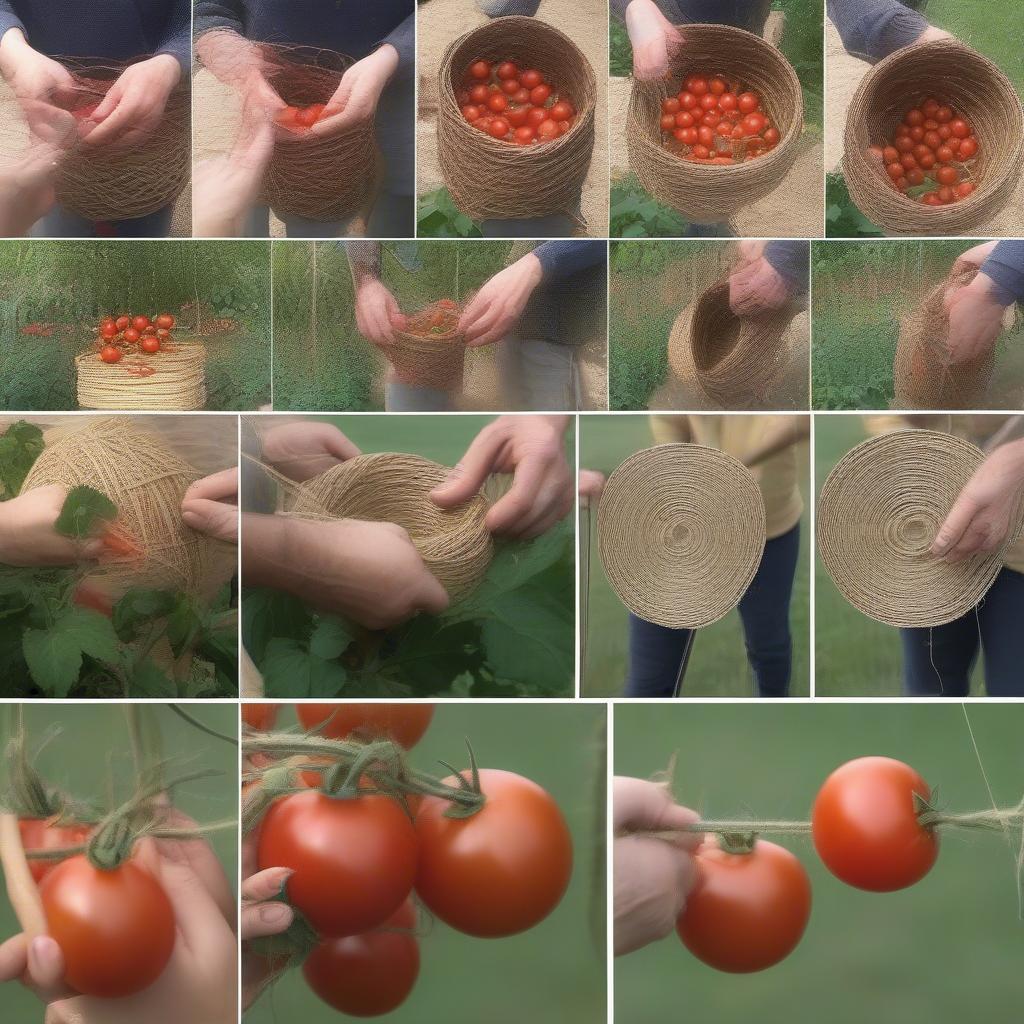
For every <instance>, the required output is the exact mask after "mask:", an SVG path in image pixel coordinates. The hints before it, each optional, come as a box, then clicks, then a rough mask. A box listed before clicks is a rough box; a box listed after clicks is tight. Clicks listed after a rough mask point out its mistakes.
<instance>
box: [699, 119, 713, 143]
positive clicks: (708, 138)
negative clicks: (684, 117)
mask: <svg viewBox="0 0 1024 1024" xmlns="http://www.w3.org/2000/svg"><path fill="white" fill-rule="evenodd" d="M697 138H698V140H699V141H700V144H701V145H702V146H708V147H711V146H713V145H714V144H715V133H714V130H713V129H711V128H709V127H708V126H707V125H705V124H702V125H701V126H700V127H699V128H698V129H697Z"/></svg>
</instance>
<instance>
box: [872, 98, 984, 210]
mask: <svg viewBox="0 0 1024 1024" xmlns="http://www.w3.org/2000/svg"><path fill="white" fill-rule="evenodd" d="M870 152H871V153H872V155H873V156H875V157H877V158H879V159H881V160H882V161H883V163H884V164H885V173H886V174H887V175H888V176H889V180H890V181H891V182H892V185H893V188H895V189H896V190H897V191H899V192H903V193H904V194H905V195H907V196H909V197H910V198H912V199H917V201H918V202H921V203H924V204H925V205H927V206H948V205H949V204H950V203H958V202H960V200H961V199H966V198H967V197H968V196H969V195H970V194H971V193H972V192H973V191H974V189H975V187H976V182H975V180H974V179H973V178H972V172H973V169H974V167H975V163H976V157H977V155H978V152H979V145H978V140H977V138H975V136H974V131H973V129H972V128H971V125H970V123H969V122H968V121H966V120H965V119H964V118H963V117H961V116H960V115H959V114H957V112H956V110H954V108H953V107H951V106H949V105H948V104H945V103H939V101H938V100H937V99H934V98H932V97H929V98H928V99H926V100H925V101H924V102H923V103H922V104H921V105H920V106H917V107H912V108H911V109H910V110H908V111H907V113H906V116H905V117H904V118H903V120H902V121H901V122H900V124H899V125H898V126H897V127H896V131H895V133H894V134H893V137H892V139H891V140H890V141H889V143H888V145H885V146H872V147H870Z"/></svg>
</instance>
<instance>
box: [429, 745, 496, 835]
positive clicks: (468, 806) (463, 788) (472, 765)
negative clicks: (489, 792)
mask: <svg viewBox="0 0 1024 1024" xmlns="http://www.w3.org/2000/svg"><path fill="white" fill-rule="evenodd" d="M466 748H467V749H468V751H469V773H470V777H469V778H468V779H467V778H466V776H465V773H464V772H460V771H458V770H457V769H455V768H453V767H452V766H451V765H450V764H448V762H447V761H439V762H438V763H439V764H441V765H442V766H443V767H445V768H447V769H448V771H449V772H451V774H452V775H453V776H454V777H455V778H457V779H458V780H459V789H458V791H459V792H460V793H462V794H464V796H465V797H466V798H467V799H464V800H459V801H455V800H452V801H451V802H450V803H449V805H448V809H447V810H446V811H445V812H444V817H446V818H455V819H457V820H458V819H463V818H472V817H473V815H474V814H479V812H480V811H482V810H483V807H484V804H485V803H486V802H487V797H485V796H484V793H483V789H482V788H481V786H480V769H479V767H478V766H477V763H476V755H475V754H474V753H473V746H472V744H471V743H470V742H469V740H468V739H467V740H466Z"/></svg>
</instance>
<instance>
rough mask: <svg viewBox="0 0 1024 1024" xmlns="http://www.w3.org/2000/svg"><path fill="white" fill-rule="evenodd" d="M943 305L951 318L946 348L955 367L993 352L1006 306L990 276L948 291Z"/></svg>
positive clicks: (979, 274) (977, 278) (985, 275)
mask: <svg viewBox="0 0 1024 1024" xmlns="http://www.w3.org/2000/svg"><path fill="white" fill-rule="evenodd" d="M943 305H944V306H945V309H946V315H947V316H948V317H949V333H948V334H947V336H946V348H947V350H948V352H949V361H950V362H951V363H952V364H954V365H956V364H957V363H965V362H969V361H970V360H971V359H976V358H978V357H979V356H982V355H984V354H985V353H986V352H988V351H990V350H991V349H992V347H993V346H994V345H995V343H996V338H998V337H999V332H1000V331H1001V330H1002V329H1003V316H1004V315H1005V313H1006V307H1005V306H1004V305H1003V304H1002V303H1001V302H1000V301H999V299H998V297H997V295H996V285H995V282H994V281H993V280H992V278H990V277H989V276H988V274H983V273H978V274H977V275H975V277H974V280H973V281H971V282H970V284H966V285H964V286H963V287H952V288H948V289H947V290H946V294H945V295H944V296H943Z"/></svg>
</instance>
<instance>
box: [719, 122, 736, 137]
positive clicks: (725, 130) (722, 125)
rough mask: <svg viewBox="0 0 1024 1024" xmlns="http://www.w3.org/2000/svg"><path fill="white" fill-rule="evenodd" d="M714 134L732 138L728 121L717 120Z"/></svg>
mask: <svg viewBox="0 0 1024 1024" xmlns="http://www.w3.org/2000/svg"><path fill="white" fill-rule="evenodd" d="M715 134H716V135H721V136H722V138H723V139H731V138H732V125H731V124H729V122H728V121H719V122H718V125H717V127H716V128H715Z"/></svg>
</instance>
